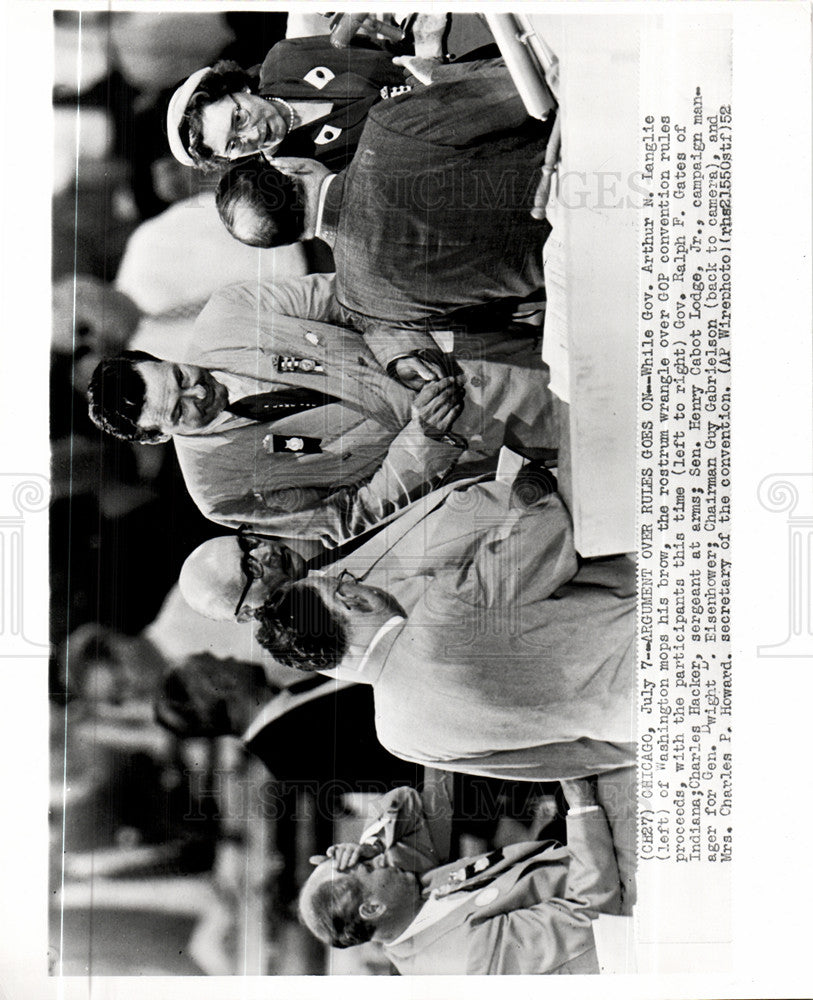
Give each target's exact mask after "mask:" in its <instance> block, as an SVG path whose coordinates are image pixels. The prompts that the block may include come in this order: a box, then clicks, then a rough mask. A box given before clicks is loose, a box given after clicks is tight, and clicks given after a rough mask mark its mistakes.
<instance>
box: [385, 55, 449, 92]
mask: <svg viewBox="0 0 813 1000" xmlns="http://www.w3.org/2000/svg"><path fill="white" fill-rule="evenodd" d="M393 63H394V64H395V65H396V66H400V67H401V68H402V69H404V70H406V72H407V73H409V74H410V75H411V76H414V77H415V79H416V80H417V81H418V83H422V84H423V85H424V87H429V86H431V85H432V75H433V74H434V72H435V68H436V67H437V66H440V65H441V61H440V59H437V58H432V59H426V58H421V57H420V56H396V57H395V58H394V59H393Z"/></svg>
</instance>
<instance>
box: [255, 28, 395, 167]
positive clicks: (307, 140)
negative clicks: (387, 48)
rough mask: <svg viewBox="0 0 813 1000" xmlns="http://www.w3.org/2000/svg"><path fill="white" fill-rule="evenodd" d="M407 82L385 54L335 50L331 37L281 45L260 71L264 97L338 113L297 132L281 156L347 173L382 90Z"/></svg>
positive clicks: (279, 151) (354, 47)
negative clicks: (318, 104)
mask: <svg viewBox="0 0 813 1000" xmlns="http://www.w3.org/2000/svg"><path fill="white" fill-rule="evenodd" d="M403 82H404V73H403V71H402V70H401V69H399V68H398V67H397V66H393V64H392V56H390V55H389V54H387V53H386V52H383V51H382V50H381V49H373V48H364V47H363V46H361V45H351V46H350V47H349V48H347V49H334V48H333V47H332V46H331V44H330V40H329V38H328V36H326V35H316V36H314V37H312V38H287V39H285V40H284V41H282V42H278V43H277V44H276V45H275V46H274V47H273V48H272V49H271V51H270V52H269V53H268V55H267V56H266V58H265V61H264V62H263V64H262V67H261V69H260V93H261V94H262V95H263V96H264V97H281V98H283V99H284V100H287V101H290V100H296V101H331V102H332V103H333V110H332V111H331V112H330V114H328V115H325V116H324V117H322V118H319V119H317V120H316V121H313V122H310V123H309V124H308V125H304V126H302V127H300V128H298V129H294V131H293V132H291V133H290V134H289V135H288V136H286V138H285V139H284V140H283V142H282V143H281V144H280V146H279V148H278V149H277V151H276V152H277V155H278V156H307V157H311V158H313V159H316V160H319V161H320V162H321V163H324V164H325V165H326V166H328V167H330V168H331V170H341V169H343V168H344V167H345V166H347V164H348V163H349V162H350V160H351V159H352V157H353V153H354V152H355V151H356V146H357V145H358V141H359V138H360V136H361V133H362V129H363V128H364V122H365V121H366V119H367V114H368V112H369V111H370V108H372V106H373V105H374V104H376V103H377V102H378V101H380V100H381V88H382V87H390V86H398V85H400V84H403Z"/></svg>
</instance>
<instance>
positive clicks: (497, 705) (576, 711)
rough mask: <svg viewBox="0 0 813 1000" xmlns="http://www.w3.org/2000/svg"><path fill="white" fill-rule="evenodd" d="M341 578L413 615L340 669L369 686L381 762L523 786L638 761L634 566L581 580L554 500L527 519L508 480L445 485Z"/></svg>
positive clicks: (360, 553) (610, 566) (356, 556)
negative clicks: (355, 664) (393, 759)
mask: <svg viewBox="0 0 813 1000" xmlns="http://www.w3.org/2000/svg"><path fill="white" fill-rule="evenodd" d="M342 569H349V570H350V571H351V572H353V573H355V574H357V575H360V576H361V577H362V579H363V580H364V582H365V583H368V584H370V585H371V586H376V587H381V588H382V589H384V590H387V591H388V592H389V593H391V594H392V595H393V596H394V597H395V599H396V600H397V601H398V602H399V604H400V605H401V606H402V607H403V608H404V609H405V611H406V612H407V615H408V616H409V617H408V620H407V623H406V625H405V626H404V628H403V630H402V631H401V633H400V634H398V635H394V634H392V635H391V636H388V637H385V639H384V641H383V642H382V643H380V644H379V646H378V647H377V648H376V650H375V651H374V653H373V654H372V655H371V656H370V658H369V659H368V661H367V664H366V666H365V669H364V671H363V672H362V673H359V672H357V671H355V670H352V669H349V668H347V667H341V666H340V667H339V669H338V671H337V672H336V675H337V676H339V677H340V678H341V679H343V680H355V681H360V682H362V683H372V684H373V685H374V687H375V692H376V729H377V732H378V735H379V739H380V740H381V741H382V743H383V744H384V746H386V747H387V749H388V750H390V752H392V753H394V754H396V755H398V756H400V757H403V758H404V759H408V760H413V761H416V762H420V763H423V764H426V765H429V766H433V767H438V768H442V769H446V770H452V771H464V772H468V773H471V774H481V775H487V776H493V777H498V778H513V779H519V780H528V781H544V780H555V779H558V778H565V777H580V776H585V775H588V774H594V773H598V772H604V771H610V770H614V769H615V768H619V767H625V766H628V765H630V764H632V763H634V761H635V747H634V744H632V743H631V742H630V737H629V736H626V738H625V733H626V731H627V730H628V729H629V727H630V726H631V723H632V719H633V716H634V697H633V678H632V659H631V656H632V644H633V638H634V615H635V594H634V570H633V569H632V566H631V564H629V563H628V562H627V561H626V560H614V561H607V562H606V563H602V564H593V563H588V564H586V565H585V566H584V567H582V568H581V569H578V564H577V561H576V556H575V551H574V549H573V538H572V533H571V530H570V525H569V520H568V519H567V517H566V515H565V514H564V512H563V510H562V508H561V504H560V502H559V501H558V498H551V502H550V503H549V504H548V506H547V507H546V508H542V509H539V510H532V511H526V510H523V509H521V508H519V507H518V506H515V505H514V502H513V501H512V498H511V490H510V486H509V484H507V483H505V482H479V483H463V484H460V483H458V484H450V485H446V486H443V487H441V488H440V489H439V490H436V491H434V492H433V493H431V494H429V495H427V496H425V497H423V498H422V499H420V500H419V501H417V502H416V503H414V504H413V505H412V506H411V507H410V508H409V509H408V510H406V511H405V512H404V513H403V514H401V516H400V517H398V518H397V519H395V520H394V521H392V522H391V523H389V524H387V525H386V526H385V527H384V528H382V529H381V531H379V532H378V533H377V534H376V535H374V536H372V537H371V538H370V539H369V540H368V541H366V542H364V543H363V544H362V545H360V546H359V547H358V548H356V549H355V550H354V551H353V552H351V553H350V554H348V555H347V556H345V557H343V558H341V559H340V560H339V561H338V562H336V564H335V565H334V566H333V567H332V568H331V572H339V571H340V570H342ZM546 739H547V740H548V742H545V740H546Z"/></svg>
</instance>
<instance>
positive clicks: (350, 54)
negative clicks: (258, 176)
mask: <svg viewBox="0 0 813 1000" xmlns="http://www.w3.org/2000/svg"><path fill="white" fill-rule="evenodd" d="M403 83H404V73H403V70H401V69H399V68H398V67H396V66H394V65H393V63H392V58H391V56H390V55H388V54H387V53H386V52H383V51H382V50H381V49H376V48H366V47H364V46H363V45H361V44H359V45H352V46H350V47H348V48H346V49H335V48H333V46H332V45H331V44H330V39H329V38H327V37H325V36H314V37H311V38H288V39H284V40H283V41H281V42H278V43H277V44H276V45H275V46H274V47H273V48H272V49H271V50H270V51H269V53H268V55H267V56H266V58H265V61H264V62H263V64H262V66H261V67H260V69H259V76H257V75H256V73H254V72H246V71H245V70H243V69H241V68H240V67H239V66H238V65H237V64H236V63H232V62H229V61H225V60H221V61H220V62H218V63H215V65H214V66H211V67H209V66H207V67H204V68H203V69H200V70H197V71H196V72H195V73H193V74H192V75H191V76H190V77H189V78H188V79H187V80H185V81H184V83H183V84H181V86H180V87H179V88H178V89H177V90H176V91H175V93H174V94H173V96H172V98H171V100H170V103H169V108H168V111H167V136H168V138H169V145H170V149H171V150H172V154H173V156H175V158H176V159H177V160H178V161H179V162H181V163H183V164H185V165H187V166H193V167H198V168H201V169H204V170H207V169H208V170H211V169H216V168H218V167H222V166H224V165H227V164H228V163H229V162H230V161H231V160H233V159H238V158H240V157H243V156H248V155H252V154H254V153H258V152H264V151H267V150H277V151H280V150H288V151H289V152H290V155H296V156H310V157H315V158H316V159H318V160H320V161H321V162H324V163H327V164H329V165H330V166H331V167H332V168H334V169H342V167H344V166H346V164H347V163H348V162H349V160H350V158H351V157H352V155H353V152H354V151H355V149H356V145H357V143H358V138H359V135H360V134H361V129H362V127H363V124H364V120H365V119H366V117H367V113H368V112H369V110H370V108H371V107H372V106H373V104H375V103H376V102H377V101H380V100H381V92H382V89H383V90H384V91H385V92H386V93H389V88H390V87H398V86H401V85H403Z"/></svg>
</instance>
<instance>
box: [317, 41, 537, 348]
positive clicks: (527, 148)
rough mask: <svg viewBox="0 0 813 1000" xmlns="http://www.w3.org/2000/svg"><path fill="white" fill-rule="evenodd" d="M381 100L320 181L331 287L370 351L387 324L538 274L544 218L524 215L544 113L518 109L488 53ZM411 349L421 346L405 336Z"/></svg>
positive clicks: (520, 286)
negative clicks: (348, 151) (329, 237)
mask: <svg viewBox="0 0 813 1000" xmlns="http://www.w3.org/2000/svg"><path fill="white" fill-rule="evenodd" d="M445 69H446V70H447V71H448V72H452V71H453V72H455V73H458V74H459V73H461V72H463V73H464V74H465V75H463V76H462V77H461V78H459V79H453V80H450V81H448V82H439V83H433V85H432V86H430V87H427V88H423V89H415V90H414V91H413V92H412V93H410V94H406V95H403V96H401V97H395V98H392V99H390V100H387V101H382V102H381V103H380V104H378V105H376V107H375V108H373V109H372V110H371V112H370V115H369V117H368V119H367V124H366V125H365V127H364V131H363V133H362V136H361V139H360V141H359V147H358V150H357V151H356V155H355V157H354V158H353V162H352V163H351V164H350V166H349V167H348V168H347V170H346V171H345V173H344V175H343V176H342V177H340V178H337V179H336V180H334V181H333V182H332V183H331V186H330V188H329V189H328V192H327V199H326V206H325V215H324V222H325V223H326V225H327V226H328V227H330V228H335V233H336V236H335V243H334V246H333V255H334V258H335V261H336V298H337V300H338V301H339V303H340V304H341V305H342V306H343V307H344V308H345V309H346V311H347V321H348V322H350V323H351V324H352V325H355V326H356V327H357V328H358V329H360V330H362V332H363V333H364V334H365V336H366V337H367V338H368V342H369V343H370V346H371V347H372V349H373V351H374V353H375V354H376V356H377V357H378V359H379V361H381V362H382V363H383V364H387V363H389V361H391V360H392V358H393V357H397V356H398V355H399V354H403V353H405V350H404V349H403V344H401V345H400V348H401V349H399V350H397V351H395V352H393V351H390V350H388V341H387V335H388V334H391V333H392V328H393V327H395V328H403V327H409V326H411V325H417V326H418V327H419V328H420V327H421V326H422V325H423V324H424V323H425V322H426V321H427V320H430V321H431V320H438V319H439V318H441V317H446V316H448V315H449V314H452V313H455V312H460V311H461V310H471V309H472V308H473V307H480V306H482V305H483V304H484V303H488V302H493V301H495V300H512V302H513V301H516V300H517V299H522V298H526V297H528V296H531V295H535V294H537V293H538V291H539V289H540V287H541V286H542V284H543V277H542V248H543V244H544V240H545V237H546V236H547V234H548V232H549V226H548V225H547V223H545V222H539V221H537V220H535V219H532V218H531V216H530V211H531V208H532V207H533V197H534V193H535V191H536V186H537V184H538V182H539V179H540V176H541V175H540V169H541V166H542V163H543V161H544V156H545V148H546V145H547V139H548V135H549V133H550V129H551V126H552V121H553V116H552V115H551V117H550V119H549V120H548V121H546V122H539V121H537V120H535V119H531V118H529V117H528V116H527V113H526V111H525V106H524V105H523V103H522V100H521V98H520V97H519V94H518V93H517V91H516V89H515V87H514V85H513V83H512V81H511V79H510V76H509V75H508V71H507V70H506V69H505V67H504V66H503V65H502V64H501V62H500V61H499V60H492V61H486V62H484V63H468V64H461V65H460V66H450V67H445ZM411 346H412V347H413V348H414V349H418V348H429V347H431V346H432V343H431V341H430V340H428V338H426V336H425V335H423V337H421V336H420V335H416V336H415V338H414V344H413V345H411Z"/></svg>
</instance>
